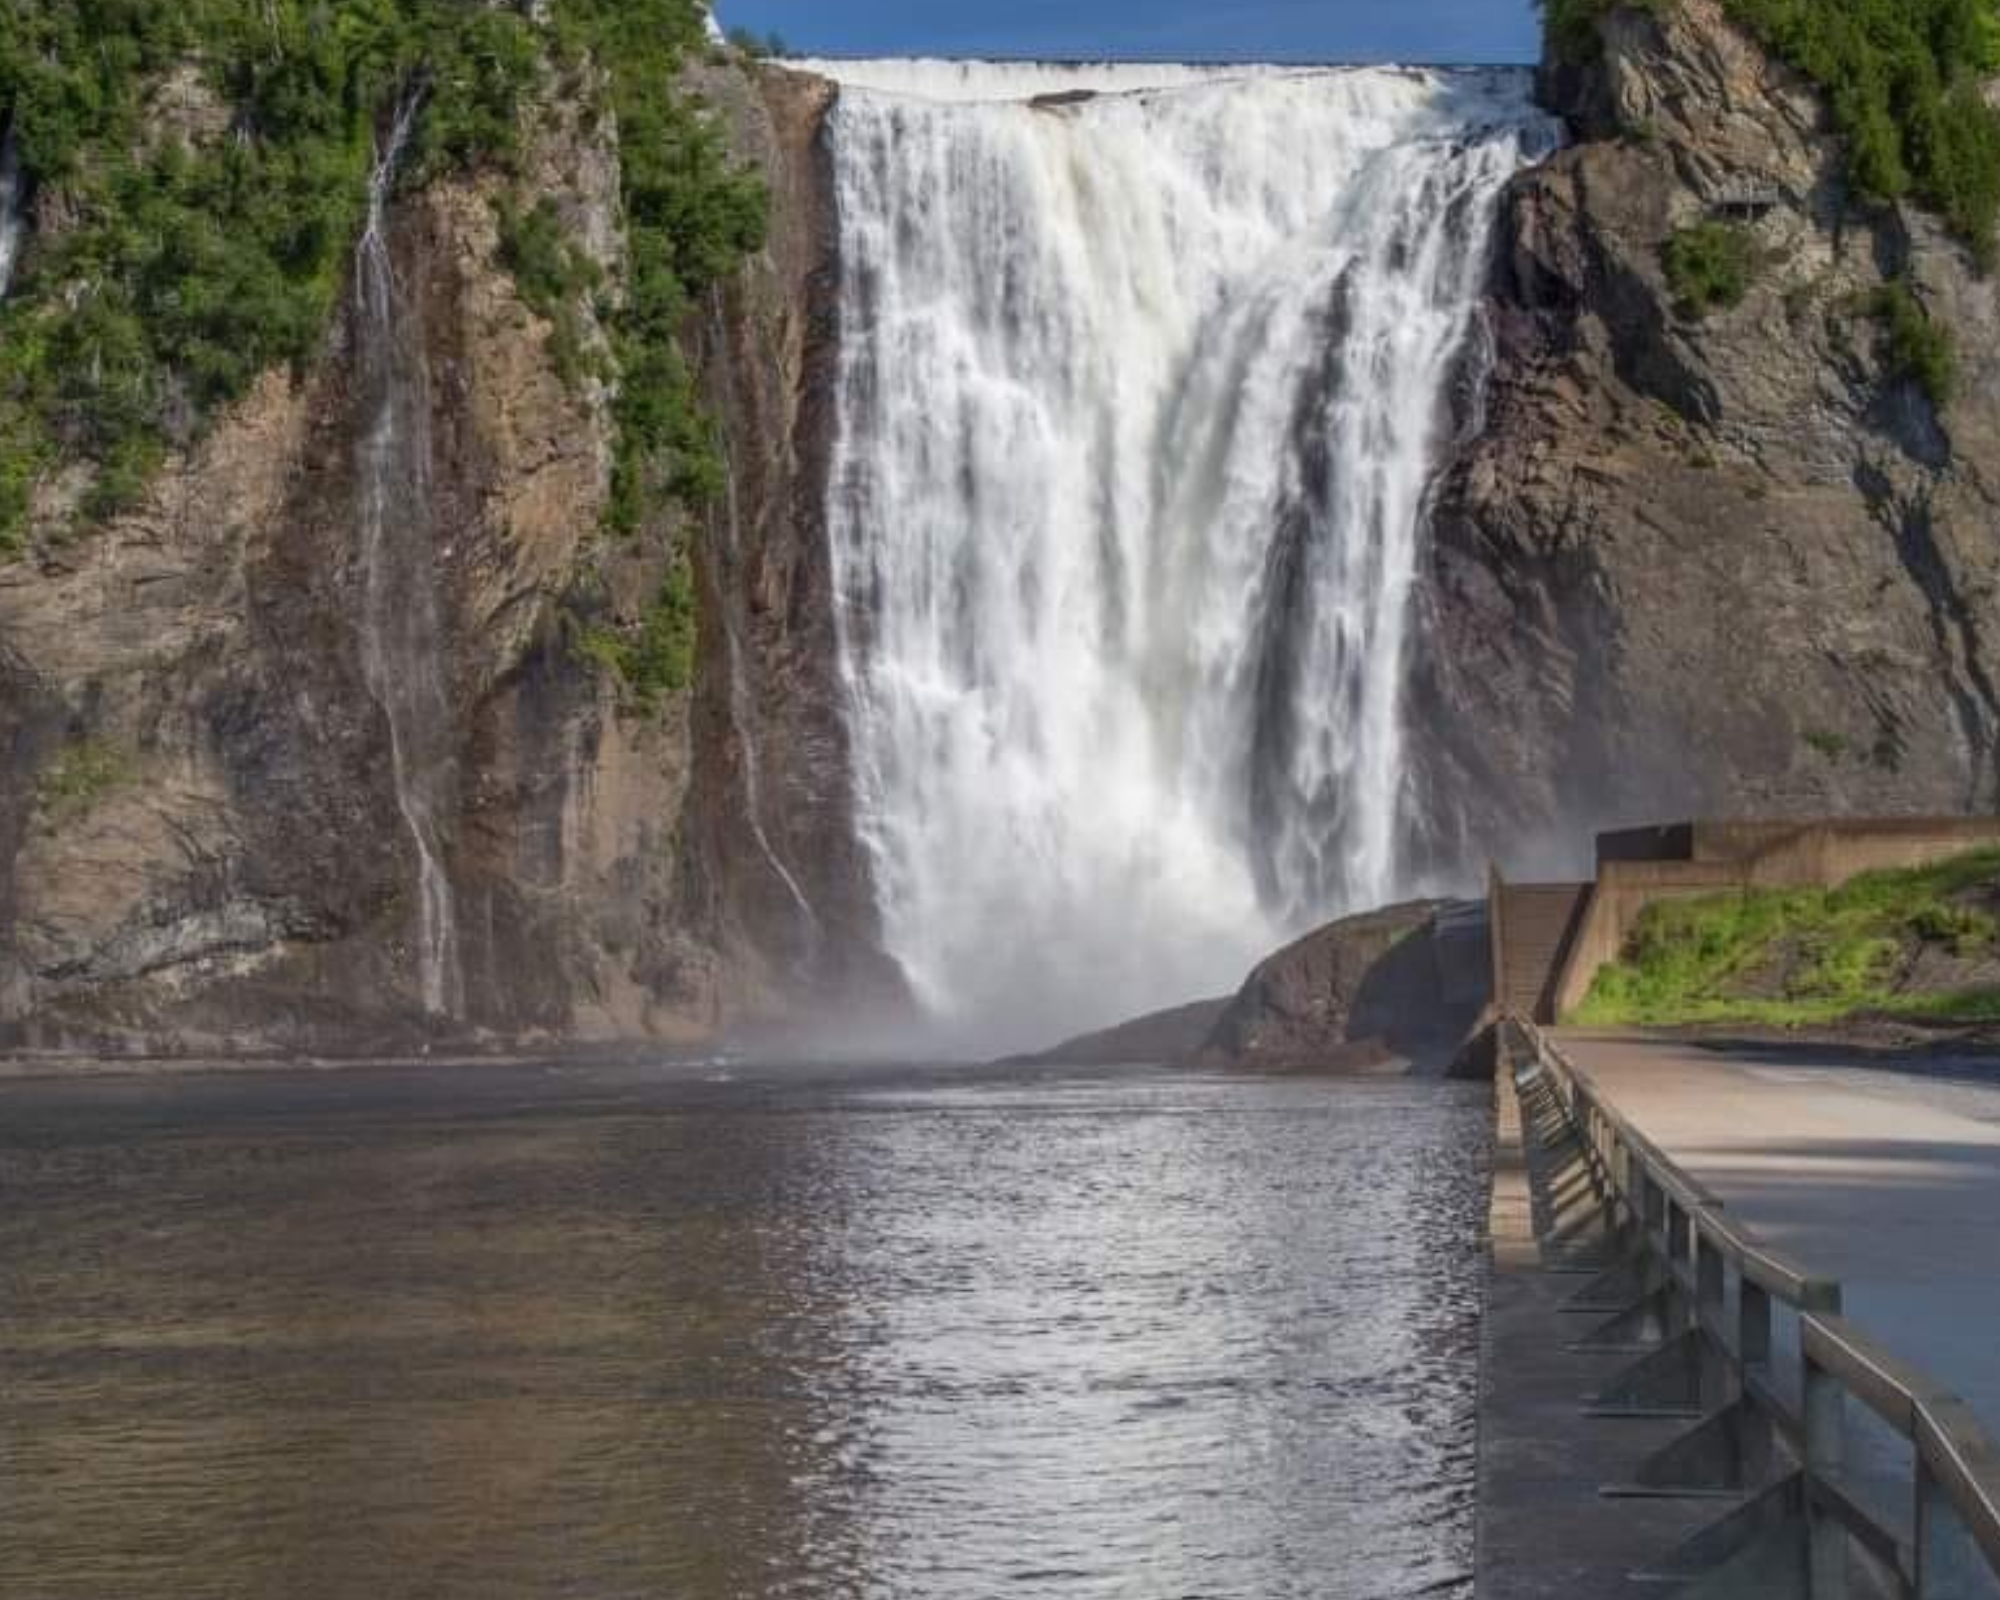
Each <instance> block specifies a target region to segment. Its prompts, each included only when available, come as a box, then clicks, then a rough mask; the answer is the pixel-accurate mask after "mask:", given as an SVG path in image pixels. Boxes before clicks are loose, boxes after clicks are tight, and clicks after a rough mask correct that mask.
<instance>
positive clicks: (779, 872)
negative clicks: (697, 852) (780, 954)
mask: <svg viewBox="0 0 2000 1600" xmlns="http://www.w3.org/2000/svg"><path fill="white" fill-rule="evenodd" d="M708 315H709V326H710V330H711V333H712V335H713V337H714V340H715V347H716V349H717V350H719V351H726V350H727V349H728V347H729V346H728V338H727V328H726V326H725V322H724V317H723V307H722V291H721V290H720V289H719V288H718V289H712V290H710V292H709V300H708ZM716 365H717V368H718V369H719V371H720V373H721V381H722V382H723V383H724V384H725V385H726V386H731V387H730V392H731V394H732V396H733V393H734V390H733V384H734V377H733V374H732V371H731V364H730V362H729V361H728V360H727V359H726V358H725V359H722V360H720V361H718V362H717V363H716ZM735 409H736V408H735V406H734V405H733V404H731V405H730V407H729V411H730V413H731V414H732V415H733V414H734V412H735ZM722 467H723V486H724V494H723V500H722V504H721V506H720V508H719V510H718V511H715V512H711V518H712V519H713V518H714V517H716V516H719V517H720V519H721V528H720V533H721V539H720V554H721V556H722V560H723V567H724V572H723V577H724V579H725V582H724V583H723V585H722V586H721V587H722V588H723V589H724V590H725V593H724V594H723V596H722V604H721V613H722V649H723V669H724V671H725V672H726V673H727V675H728V680H729V684H728V687H729V721H730V725H731V727H732V728H733V730H734V731H735V734H736V748H737V753H738V756H739V758H740V760H741V763H742V773H743V809H744V813H745V815H744V820H745V823H746V824H747V825H748V827H749V830H750V838H751V841H752V842H753V843H754V844H755V845H756V846H757V853H758V855H759V857H760V858H761V859H762V860H763V862H764V864H765V865H766V866H767V867H769V868H770V871H771V875H772V877H773V878H775V879H776V880H777V881H778V882H779V883H780V884H782V885H783V886H784V890H785V894H786V896H787V897H788V898H789V899H790V900H791V902H792V905H793V907H794V909H795V910H796V911H797V913H798V928H799V936H800V945H801V952H800V953H801V960H800V963H799V964H800V966H801V967H806V968H810V967H811V965H812V964H813V961H814V960H815V959H816V957H817V955H818V952H819V946H820V940H821V937H822V930H821V928H820V921H819V916H818V913H816V912H815V911H814V910H813V907H812V901H811V900H809V899H808V898H807V897H806V892H805V889H804V888H803V887H802V886H801V885H800V883H799V880H798V876H797V874H795V873H794V872H793V871H792V869H791V868H790V867H788V866H786V865H785V862H784V858H783V857H782V856H780V855H779V854H778V851H777V847H776V846H775V845H774V844H772V842H771V835H770V831H769V829H768V828H767V826H766V825H765V822H764V763H763V758H762V757H761V756H760V755H759V754H758V752H757V737H756V726H755V714H754V709H753V707H752V704H751V695H750V683H749V679H748V677H747V675H746V674H745V672H744V669H743V639H742V633H741V629H742V622H741V618H740V615H739V607H740V605H741V600H740V598H739V597H740V595H741V594H742V592H743V584H744V582H745V575H744V573H743V570H742V568H743V505H742V496H741V495H740V494H739V492H738V489H737V482H736V463H735V461H734V460H733V459H732V456H731V453H730V451H729V450H728V449H727V448H725V449H724V451H723V456H722Z"/></svg>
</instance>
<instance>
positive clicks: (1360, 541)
mask: <svg viewBox="0 0 2000 1600" xmlns="http://www.w3.org/2000/svg"><path fill="white" fill-rule="evenodd" d="M808 65H811V66H813V67H814V68H815V69H816V70H819V71H821V72H824V73H826V74H827V75H829V76H833V77H835V78H838V79H841V80H843V84H842V90H841V94H840V97H839V100H838V102H837V104H836V106H835V108H834V110H833V112H832V113H831V121H830V139H831V146H832V151H833V162H834V174H835V185H836V194H837V199H838V207H839V218H840V222H839V227H840V246H841V252H842V290H841V295H842V299H841V308H840V309H841V317H842V349H841V365H840V372H839V380H838V416H839V422H838V438H837V441H836V446H835V459H834V468H833V474H832V481H831V485H830V490H829V502H828V521H829V537H830V540H831V545H832V552H833V559H834V564H835V574H836V580H837V584H838V591H839V597H840V622H841V636H842V651H843V660H844V668H845V672H846V676H847V684H848V693H849V704H850V717H851V721H852V735H853V745H854V750H855V765H856V788H857V805H858V810H859V816H860V826H861V829H862V833H863V837H864V841H865V843H866V845H867V847H868V849H869V851H870V853H871V856H872V859H873V864H874V868H875V873H876V882H877V892H878V894H879V897H880V901H881V911H882V918H883V924H884V927H885V930H886V932H885V936H886V939H887V941H888V944H889V948H890V953H891V954H892V955H894V956H895V957H896V958H897V959H898V960H899V961H900V962H901V963H902V965H903V967H904V969H905V971H906V972H907V974H908V975H909V977H910V979H911V981H912V983H913V985H914V987H915V988H916V989H917V991H918V993H919V995H920V996H921V997H922V998H923V999H924V1000H925V1001H926V1002H927V1003H928V1004H929V1005H930V1006H931V1007H932V1008H933V1009H934V1010H935V1011H936V1013H937V1014H938V1015H939V1016H940V1017H941V1018H942V1019H943V1020H944V1021H945V1022H946V1023H947V1024H948V1025H950V1026H951V1027H952V1028H953V1029H954V1030H955V1031H956V1032H957V1033H958V1034H959V1035H960V1036H961V1037H962V1038H964V1039H965V1040H966V1041H967V1042H977V1043H981V1044H986V1045H1005V1044H1009V1043H1012V1042H1015V1041H1017V1040H1020V1039H1022V1038H1046V1037H1048V1036H1050V1035H1051V1034H1054V1033H1057V1032H1060V1031H1061V1030H1062V1029H1064V1028H1067V1027H1072V1026H1084V1025H1091V1024H1096V1023H1101V1022H1104V1021H1107V1020H1110V1019H1112V1018H1114V1017H1116V1016H1119V1015H1121V1014H1130V1013H1132V1012H1135V1011H1139V1010H1143V1009H1146V1008H1148V1007H1151V1006H1156V1005H1167V1004H1173V1003H1178V1002H1181V1001H1185V1000H1188V999H1190V998H1193V997H1195V996H1197V995H1201V994H1207V993H1214V992H1218V991H1219V990H1221V989H1224V988H1226V987H1228V986H1229V985H1231V984H1233V983H1234V982H1235V981H1236V980H1237V979H1238V978H1239V977H1240V976H1241V974H1242V972H1243V971H1244V970H1245V969H1246V967H1247V966H1248V965H1249V964H1250V963H1251V962H1252V961H1254V960H1255V959H1256V958H1257V957H1259V956H1260V955H1262V954H1265V953H1267V952H1268V951H1269V950H1270V949H1271V948H1272V947H1273V946H1274V945H1275V944H1276V943H1277V942H1279V941H1280V940H1282V939H1283V938H1284V937H1285V936H1287V935H1289V934H1291V933H1294V932H1296V931H1299V930H1301V929H1303V928H1305V927H1308V926H1310V925H1313V924H1315V923H1317V922H1318V921H1321V920H1324V919H1326V918H1328V917H1330V916H1334V915H1338V914H1341V913H1343V912H1346V911H1349V910H1356V909H1362V908H1365V907H1369V906H1373V905H1376V904H1379V903H1381V902H1383V901H1384V900H1386V899H1388V898H1390V897H1391V896H1393V895H1395V894H1396V893H1398V892H1399V891H1400V890H1402V889H1403V888H1404V887H1405V885H1404V883H1403V873H1402V867H1401V865H1400V861H1399V843H1400V838H1401V832H1402V822H1403V817H1402V812H1403V809H1404V807H1405V804H1406V796H1405V793H1404V772H1405V761H1404V745H1405V730H1404V726H1403V716H1402V695H1401V689H1402V684H1403V681H1404V678H1405V669H1406V654H1407V650H1408V613H1409V609H1410V596H1411V592H1412V588H1413V584H1414V579H1415V574H1416V571H1417V563H1418V558H1419V555H1420V545H1421V523H1422V507H1423V500H1424V495H1425V491H1426V489H1427V486H1428V484H1429V481H1430V478H1431V476H1432V474H1433V472H1434V470H1435V466H1436V462H1435V459H1434V457H1435V451H1436V446H1437V442H1438V438H1439V433H1440V427H1441V422H1442V416H1443V412H1444V408H1445V398H1446V396H1445V391H1446V388H1447V385H1448V383H1449V380H1450V375H1451V371H1452V369H1453V366H1454V362H1455V360H1456V358H1457V356H1458V354H1459V352H1460V349H1461V347H1462V345H1463V343H1464V341H1465V337H1466V335H1467V332H1468V330H1469V328H1470V326H1471V321H1472V318H1473V316H1474V314H1475V308H1476V305H1477V300H1478V291H1479V287H1480V283H1481V280H1482V275H1483V272H1484V268H1485V264H1486V258H1487V251H1488V244H1489V240H1490V233H1491V226H1492V221H1493V218H1494V215H1495V213H1496V210H1497V200H1498V196H1499V194H1500V192H1501V190H1502V188H1503V186H1504V185H1505V183H1506V181H1507V179H1508V178H1509V177H1510V176H1511V175H1512V174H1513V173H1514V172H1515V171H1516V170H1518V169H1519V168H1520V167H1521V166H1522V165H1523V164H1525V163H1526V162H1528V161H1530V160H1533V159H1537V158H1538V157H1540V156H1541V155H1543V154H1545V153H1547V152H1548V151H1549V150H1550V149H1552V148H1553V147H1554V144H1555V142H1556V139H1557V137H1558V135H1557V132H1556V128H1555V126H1554V124H1553V123H1551V122H1550V121H1549V120H1548V119H1546V118H1544V117H1543V116H1542V115H1541V114H1540V113H1538V112H1537V111H1536V110H1535V109H1534V107H1533V105H1532V102H1531V99H1530V80H1529V78H1528V76H1527V75H1526V74H1525V73H1521V72H1515V71H1503V70H1495V71H1479V72H1431V71H1408V70H1394V69H1384V70H1362V69H1354V70H1311V71H1299V70H1284V69H1241V70H1239V69H1201V68H1171V67H1169V68H1154V67H1147V68H1117V67H1105V68H1087V69H1066V68H1060V67H1047V66H1031V65H1010V66H980V65H977V64H964V63H936V62H914V63H910V62H904V63H841V62H835V63H817V64H808Z"/></svg>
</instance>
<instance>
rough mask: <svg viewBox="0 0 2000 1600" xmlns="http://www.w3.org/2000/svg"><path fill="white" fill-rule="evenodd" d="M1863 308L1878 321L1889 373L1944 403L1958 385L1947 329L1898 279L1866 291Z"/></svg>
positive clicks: (1938, 403) (1935, 402)
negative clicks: (1868, 294)
mask: <svg viewBox="0 0 2000 1600" xmlns="http://www.w3.org/2000/svg"><path fill="white" fill-rule="evenodd" d="M1867 310H1868V312H1869V313H1870V314H1871V315H1872V316H1873V317H1874V318H1875V319H1876V321H1878V322H1879V323H1880V324H1881V325H1882V334H1883V338H1884V339H1885V340H1886V341H1887V343H1888V352H1889V371H1890V373H1891V374H1892V375H1893V376H1895V377H1898V378H1907V379H1909V380H1910V381H1911V382H1912V383H1914V384H1916V385H1917V386H1918V387H1919V388H1921V389H1922V390H1923V391H1924V393H1925V394H1927V395H1929V396H1930V399H1931V403H1932V404H1933V405H1936V406H1944V405H1947V404H1948V403H1949V402H1950V400H1951V397H1952V393H1953V391H1954V390H1955V389H1956V388H1957V386H1958V351H1957V347H1956V345H1955V344H1954V342H1953V340H1952V336H1951V329H1950V328H1949V327H1947V326H1946V325H1945V324H1944V323H1942V322H1937V321H1934V320H1933V319H1932V317H1931V315H1930V313H1929V312H1927V311H1925V310H1924V308H1923V306H1922V305H1921V304H1920V303H1919V302H1918V300H1917V297H1916V296H1915V295H1914V294H1912V293H1911V292H1910V286H1909V285H1908V284H1906V283H1904V282H1902V281H1901V280H1900V279H1898V280H1897V281H1896V282H1894V283H1886V284H1884V285H1883V286H1882V287H1881V288H1879V289H1877V290H1876V291H1875V292H1874V294H1872V295H1870V296H1869V297H1868V301H1867Z"/></svg>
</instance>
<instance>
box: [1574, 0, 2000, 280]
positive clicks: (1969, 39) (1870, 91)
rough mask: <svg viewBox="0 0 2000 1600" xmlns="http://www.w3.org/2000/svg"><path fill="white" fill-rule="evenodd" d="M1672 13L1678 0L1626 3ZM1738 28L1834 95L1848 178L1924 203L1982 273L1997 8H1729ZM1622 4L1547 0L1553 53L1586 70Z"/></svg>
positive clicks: (1777, 4) (1882, 196)
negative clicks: (1985, 89)
mask: <svg viewBox="0 0 2000 1600" xmlns="http://www.w3.org/2000/svg"><path fill="white" fill-rule="evenodd" d="M1625 3H1626V4H1627V5H1628V6H1629V8H1631V9H1638V10H1646V11H1655V12H1657V11H1661V10H1664V9H1665V7H1666V6H1668V5H1670V4H1672V3H1673V0H1636V3H1634V0H1625ZM1723 4H1724V7H1725V9H1726V10H1727V11H1728V12H1729V14H1730V15H1731V16H1732V17H1733V18H1735V20H1736V21H1737V22H1739V23H1741V24H1742V25H1743V26H1744V27H1746V28H1748V29H1749V30H1750V31H1751V32H1752V33H1754V34H1756V35H1757V36H1758V37H1759V38H1761V39H1763V40H1764V41H1765V42H1766V43H1767V44H1768V45H1769V46H1770V47H1771V48H1772V50H1774V51H1775V52H1776V53H1777V54H1778V55H1780V56H1782V57H1783V58H1784V59H1785V60H1786V61H1788V62H1790V63H1791V64H1792V65H1793V66H1795V67H1797V68H1798V69H1799V70H1800V71H1801V72H1803V73H1804V74H1805V75H1806V76H1807V77H1808V78H1810V79H1812V81H1813V82H1814V83H1816V84H1817V85H1819V87H1820V88H1821V89H1822V90H1823V91H1824V92H1825V94H1826V96H1827V99H1828V102H1829V103H1830V104H1831V106H1832V109H1833V116H1834V121H1835V124H1836V125H1837V126H1838V128H1839V130H1840V132H1841V135H1842V136H1843V137H1844V138H1845V139H1846V141H1847V147H1848V170H1849V174H1850V176H1851V178H1852V180H1853V182H1854V184H1855V187H1856V188H1857V189H1859V190H1860V191H1861V193H1862V194H1863V195H1865V196H1867V197H1869V198H1871V199H1876V200H1894V199H1900V198H1902V197H1904V196H1906V195H1907V196H1910V197H1913V198H1915V199H1917V200H1919V201H1921V202H1922V203H1923V204H1925V205H1926V206H1928V207H1930V208H1931V209H1932V210H1934V211H1935V212H1937V214H1938V215H1939V216H1941V217H1943V218H1944V219H1945V221H1946V222H1948V223H1949V224H1950V225H1951V227H1952V229H1953V230H1954V231H1955V232H1956V233H1957V234H1958V235H1959V237H1960V238H1962V239H1963V240H1964V241H1965V242H1966V244H1967V245H1969V246H1970V247H1971V248H1972V250H1973V252H1974V254H1975V255H1976V256H1977V257H1978V258H1979V260H1980V261H1981V262H1982V263H1983V264H1988V265H1990V264H1991V263H1992V262H1993V260H1994V259H1995V253H1996V247H1997V246H2000V234H1996V229H2000V113H1996V112H1995V111H1994V110H1993V108H1992V107H1991V106H1989V105H1987V103H1986V102H1985V100H1984V99H1983V98H1982V96H1981V94H1980V87H1979V86H1980V79H1981V78H1982V77H1984V76H1989V75H1991V74H1993V73H1996V72H2000V8H1996V4H1995V0H1723ZM1620 5H1621V0H1542V10H1543V19H1544V23H1545V26H1546V29H1547V32H1548V40H1549V49H1550V51H1551V53H1552V54H1553V55H1554V56H1556V57H1557V58H1558V59H1561V60H1566V61H1581V60H1587V59H1589V57H1590V56H1591V55H1592V54H1594V53H1595V51H1596V50H1597V48H1598V46H1599V43H1600V35H1599V31H1598V28H1599V24H1600V23H1601V22H1602V21H1603V20H1604V18H1605V17H1606V16H1607V15H1608V14H1609V13H1611V12H1612V11H1614V10H1617V9H1620Z"/></svg>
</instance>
